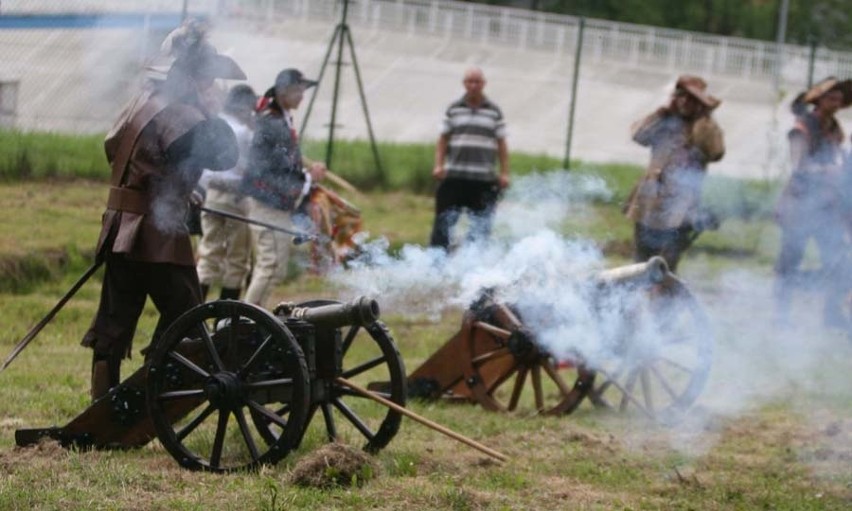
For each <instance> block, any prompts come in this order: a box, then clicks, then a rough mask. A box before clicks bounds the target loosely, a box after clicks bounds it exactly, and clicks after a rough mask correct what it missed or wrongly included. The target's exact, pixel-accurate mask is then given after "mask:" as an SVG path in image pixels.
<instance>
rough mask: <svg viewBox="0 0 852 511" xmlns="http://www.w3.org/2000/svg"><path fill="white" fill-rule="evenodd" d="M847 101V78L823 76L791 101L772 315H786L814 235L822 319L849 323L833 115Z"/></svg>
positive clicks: (839, 134)
mask: <svg viewBox="0 0 852 511" xmlns="http://www.w3.org/2000/svg"><path fill="white" fill-rule="evenodd" d="M850 103H852V87H850V84H849V80H846V81H845V82H841V81H839V80H837V79H835V78H827V79H825V80H823V81H821V82H819V83H817V84H816V85H814V86H813V87H812V88H811V89H809V90H808V91H807V92H805V93H802V94H800V95H799V97H797V98H796V100H795V101H794V102H793V104H792V110H793V113H794V114H796V121H795V124H794V126H793V129H791V130H790V132H789V134H788V139H789V141H790V158H791V164H792V174H791V176H790V181H789V182H788V183H787V185H786V186H785V188H784V190H783V191H782V193H781V198H780V200H779V202H778V208H777V211H776V219H777V221H778V225H779V226H780V227H781V251H780V253H779V254H778V260H777V261H776V263H775V273H776V276H777V279H776V285H775V296H776V306H777V308H776V314H777V315H778V317H779V319H785V318H787V314H788V313H789V308H790V298H791V293H792V288H793V283H794V277H795V275H796V273H797V270H798V267H799V265H800V263H801V262H802V258H803V256H804V253H805V247H806V246H807V243H808V241H809V240H810V239H811V238H813V239H814V240H815V241H816V243H817V246H818V247H819V253H820V259H821V261H822V266H823V274H824V276H825V278H824V279H823V281H822V282H821V284H822V286H823V288H824V290H825V293H826V297H825V306H824V309H823V319H824V322H825V323H826V324H827V325H829V326H840V327H844V328H846V327H848V325H847V321H846V320H845V319H844V317H843V314H842V307H843V296H844V294H845V292H846V291H847V290H848V289H849V286H848V283H847V282H845V281H846V274H847V273H848V272H847V271H846V267H847V266H848V255H847V251H848V250H849V246H848V243H847V241H846V239H845V234H846V227H845V226H846V222H845V219H844V218H843V216H844V204H843V202H844V196H843V187H844V185H847V184H848V182H847V178H845V177H844V172H843V150H842V148H841V145H842V143H843V129H842V128H841V127H840V124H839V123H838V122H837V119H835V117H834V115H835V113H836V112H837V111H838V110H840V109H841V108H843V107H846V106H849V104H850Z"/></svg>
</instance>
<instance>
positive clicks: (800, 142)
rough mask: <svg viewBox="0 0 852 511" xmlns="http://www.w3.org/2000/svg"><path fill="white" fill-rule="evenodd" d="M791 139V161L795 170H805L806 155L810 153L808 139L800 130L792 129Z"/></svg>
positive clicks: (789, 136)
mask: <svg viewBox="0 0 852 511" xmlns="http://www.w3.org/2000/svg"><path fill="white" fill-rule="evenodd" d="M788 138H789V139H790V163H791V164H792V169H793V172H796V171H800V170H804V166H805V156H806V155H807V154H808V139H807V137H806V136H805V134H804V133H803V132H802V131H800V130H792V131H790V134H789V135H788Z"/></svg>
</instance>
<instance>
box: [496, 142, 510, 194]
mask: <svg viewBox="0 0 852 511" xmlns="http://www.w3.org/2000/svg"><path fill="white" fill-rule="evenodd" d="M497 159H498V160H499V162H500V175H499V176H498V182H499V183H500V188H506V187H508V186H509V147H508V146H507V145H506V139H505V138H498V139H497Z"/></svg>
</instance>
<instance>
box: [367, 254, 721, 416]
mask: <svg viewBox="0 0 852 511" xmlns="http://www.w3.org/2000/svg"><path fill="white" fill-rule="evenodd" d="M591 285H592V288H593V289H594V293H592V295H593V296H592V300H593V301H594V302H595V303H594V304H593V310H595V311H597V313H598V314H599V315H600V316H599V318H598V323H599V324H600V330H601V332H600V335H599V336H598V337H599V338H600V339H602V340H603V341H604V342H606V344H607V346H606V348H607V349H606V350H601V354H600V355H598V356H596V357H594V360H591V359H588V357H585V356H583V355H582V354H580V353H576V354H573V355H570V356H565V355H564V354H562V355H560V356H556V355H554V354H553V353H551V350H549V349H548V347H547V346H545V345H543V344H542V343H541V342H540V340H539V339H538V338H537V335H536V333H535V326H536V325H530V324H527V323H525V322H524V317H523V315H522V313H521V312H520V311H519V310H518V309H517V307H515V306H513V305H512V304H506V303H502V302H501V301H500V300H498V299H497V298H496V296H497V295H498V293H497V292H496V290H493V289H492V290H488V291H486V292H484V293H483V294H482V296H481V297H480V298H479V299H478V300H476V301H475V302H474V303H473V304H472V305H471V306H470V307H469V309H468V310H466V311H465V313H464V315H463V317H462V324H461V328H460V330H459V331H458V332H457V333H456V334H455V335H454V336H453V337H451V338H450V339H449V340H448V341H447V342H446V343H445V344H444V345H443V346H442V347H441V348H440V349H438V351H436V352H435V353H434V354H433V355H432V356H431V357H429V358H428V359H427V360H426V361H425V362H423V364H422V365H420V366H419V367H418V368H417V369H415V370H414V371H413V372H412V373H411V374H410V375H408V389H409V396H410V397H416V398H425V399H437V398H444V399H452V400H459V401H465V402H473V403H478V404H479V405H481V406H483V407H484V408H486V409H488V410H493V411H503V412H515V411H522V410H529V411H531V412H532V413H536V414H570V413H571V412H573V411H574V410H576V409H577V407H578V406H579V405H580V404H581V402H582V401H583V400H584V399H586V398H588V400H589V401H590V402H591V403H592V404H593V405H595V406H596V407H603V408H609V409H615V410H620V411H626V410H630V409H636V410H639V411H640V412H641V413H643V414H645V415H647V416H648V417H650V418H653V419H655V420H659V421H662V422H670V421H674V420H677V419H678V418H679V417H681V416H682V414H683V412H684V411H685V410H686V409H687V408H689V407H690V406H691V405H692V404H693V402H694V401H695V400H696V399H697V397H698V395H699V394H700V392H701V391H702V389H703V387H704V385H705V383H706V381H707V377H708V374H709V371H710V364H711V359H712V351H713V339H712V332H711V329H710V325H709V321H708V319H707V316H706V314H705V313H704V311H703V309H702V307H701V306H700V304H699V303H698V301H697V300H696V299H695V297H694V296H693V295H692V294H691V293H690V292H689V290H688V289H687V288H686V286H685V285H684V283H683V282H682V281H681V280H680V279H678V278H677V277H676V276H675V275H674V274H673V273H671V272H669V271H668V268H667V266H666V263H665V261H664V260H663V259H662V258H660V257H655V258H652V259H651V260H649V261H648V262H645V263H638V264H632V265H627V266H623V267H619V268H614V269H610V270H606V271H603V272H600V273H599V274H597V275H595V276H594V277H592V282H591ZM616 295H617V296H618V297H619V299H618V300H613V299H611V298H612V297H613V296H616ZM613 308H615V309H616V310H613ZM605 311H606V312H607V313H608V314H609V316H607V317H604V312H605ZM613 315H615V316H617V317H618V318H619V320H618V321H617V322H613V321H608V319H607V318H612V317H613ZM539 316H540V315H539ZM614 323H615V324H614ZM565 341H566V344H568V345H570V344H572V340H571V339H566V340H565ZM529 387H532V395H531V396H530V395H529V394H530V392H529V391H528V390H527V389H528V388H529ZM370 388H372V389H376V390H378V389H387V388H388V386H387V385H385V384H382V383H379V382H374V383H373V384H372V386H371V387H370Z"/></svg>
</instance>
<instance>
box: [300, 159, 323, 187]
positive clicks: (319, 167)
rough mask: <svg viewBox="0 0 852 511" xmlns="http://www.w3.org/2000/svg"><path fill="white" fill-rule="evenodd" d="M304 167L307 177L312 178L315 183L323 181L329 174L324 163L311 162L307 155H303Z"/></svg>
mask: <svg viewBox="0 0 852 511" xmlns="http://www.w3.org/2000/svg"><path fill="white" fill-rule="evenodd" d="M302 167H303V168H305V170H306V171H307V172H306V173H305V174H306V177H310V180H311V181H313V182H317V181H321V180H322V179H323V178H324V177H325V173H326V172H328V167H326V166H325V163H324V162H321V161H313V160H310V159H308V158H307V157H306V156H305V155H302Z"/></svg>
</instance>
